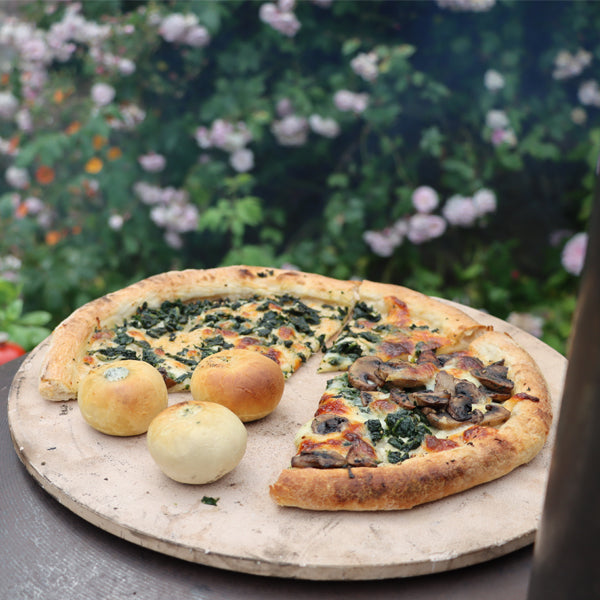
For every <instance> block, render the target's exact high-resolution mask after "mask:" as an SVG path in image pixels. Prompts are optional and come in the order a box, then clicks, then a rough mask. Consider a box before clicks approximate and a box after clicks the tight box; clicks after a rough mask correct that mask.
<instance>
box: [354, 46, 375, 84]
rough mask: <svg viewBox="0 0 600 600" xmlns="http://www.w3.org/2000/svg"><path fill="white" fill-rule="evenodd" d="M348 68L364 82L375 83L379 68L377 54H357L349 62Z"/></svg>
mask: <svg viewBox="0 0 600 600" xmlns="http://www.w3.org/2000/svg"><path fill="white" fill-rule="evenodd" d="M350 66H351V68H352V70H353V71H354V72H355V73H356V74H357V75H358V76H359V77H362V78H363V79H364V80H365V81H375V80H376V79H377V76H378V75H379V68H378V66H377V53H375V52H369V53H368V54H367V53H366V52H362V53H360V54H357V55H356V56H355V57H354V58H353V59H352V60H351V61H350Z"/></svg>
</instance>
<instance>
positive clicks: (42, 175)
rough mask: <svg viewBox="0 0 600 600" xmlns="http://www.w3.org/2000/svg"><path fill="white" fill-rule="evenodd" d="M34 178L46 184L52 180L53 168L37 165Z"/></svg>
mask: <svg viewBox="0 0 600 600" xmlns="http://www.w3.org/2000/svg"><path fill="white" fill-rule="evenodd" d="M35 180H36V181H37V182H38V183H39V184H41V185H48V184H49V183H52V182H53V181H54V169H53V168H52V167H48V166H46V165H42V166H41V167H38V169H37V171H36V172H35Z"/></svg>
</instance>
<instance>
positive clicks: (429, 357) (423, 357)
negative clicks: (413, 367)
mask: <svg viewBox="0 0 600 600" xmlns="http://www.w3.org/2000/svg"><path fill="white" fill-rule="evenodd" d="M424 362H430V363H433V364H434V365H436V366H438V367H441V366H442V362H441V361H440V359H439V358H438V357H437V354H436V353H435V350H434V349H432V348H428V349H427V350H423V351H422V352H420V353H419V356H417V363H424Z"/></svg>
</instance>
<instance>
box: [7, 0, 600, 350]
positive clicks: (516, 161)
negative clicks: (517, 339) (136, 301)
mask: <svg viewBox="0 0 600 600" xmlns="http://www.w3.org/2000/svg"><path fill="white" fill-rule="evenodd" d="M599 27H600V6H599V5H598V4H597V3H593V2H585V1H584V2H577V3H563V2H554V3H543V4H540V3H527V2H514V1H510V0H506V1H498V2H495V1H494V0H438V1H437V2H435V1H433V0H431V1H430V2H410V1H407V2H386V1H379V0H372V1H371V2H369V3H363V2H347V1H341V0H313V1H310V2H309V1H304V2H294V1H293V0H279V3H278V4H272V3H268V2H250V1H243V0H239V1H238V0H236V1H229V2H217V1H204V2H188V1H175V0H173V1H164V2H154V1H149V2H142V1H136V2H133V1H120V2H119V1H117V0H97V1H95V2H84V3H81V4H79V3H76V2H70V1H61V2H58V1H57V2H49V1H43V2H38V1H29V2H21V3H19V5H18V8H17V12H16V13H15V14H13V15H12V16H6V17H5V18H4V19H3V20H2V21H1V24H0V169H2V170H3V171H4V173H5V177H4V178H3V180H2V181H0V275H2V274H3V273H11V274H12V275H14V276H16V277H18V279H19V281H20V282H21V285H22V294H23V299H24V303H25V309H26V310H28V311H33V310H39V309H42V308H43V309H44V310H47V311H49V312H50V313H51V315H52V323H56V322H58V320H60V319H61V318H63V317H64V316H66V315H67V314H69V313H70V312H71V311H72V310H73V309H74V308H75V307H77V306H79V305H80V304H82V303H83V302H86V301H88V300H90V299H92V298H94V297H96V296H98V295H100V294H103V293H105V292H107V291H110V290H112V289H115V288H118V287H121V286H123V285H125V284H127V283H129V282H132V281H134V280H137V279H139V278H141V277H145V276H148V275H150V274H153V273H156V272H160V271H164V270H168V269H179V268H187V267H194V268H205V267H213V266H218V265H221V264H234V263H249V264H264V265H272V266H282V265H287V266H294V267H297V268H300V269H303V270H307V271H314V272H319V273H323V274H327V275H331V276H335V277H342V278H350V277H359V278H360V277H368V278H371V279H377V280H382V281H389V282H394V283H400V284H404V285H409V286H411V287H414V288H416V289H419V290H422V291H424V292H426V293H432V294H436V295H440V296H445V297H448V298H451V299H454V300H457V301H460V302H463V303H466V304H470V305H472V306H475V307H478V308H482V309H484V310H487V311H489V312H491V313H493V314H495V315H497V316H499V317H501V318H512V319H515V322H517V321H518V323H519V324H520V325H522V326H524V327H527V319H526V318H525V319H524V318H523V317H524V315H525V316H527V315H529V316H530V317H531V318H533V319H534V320H535V319H538V321H534V322H535V323H538V322H540V321H539V320H540V319H541V321H542V324H543V331H540V332H538V333H536V335H538V334H539V335H540V336H543V339H544V340H545V341H547V342H548V343H550V344H552V345H553V346H554V347H556V348H558V349H559V350H561V351H562V350H564V348H565V344H566V341H567V337H568V333H569V329H570V328H569V324H570V319H571V314H572V311H573V307H574V298H575V294H576V291H577V283H578V280H577V274H578V273H579V271H580V268H581V265H580V262H581V256H582V253H583V251H584V250H585V244H583V245H582V243H581V242H582V240H583V242H585V240H584V239H583V238H581V237H580V238H578V241H579V242H580V243H579V245H576V244H575V243H573V244H572V245H571V247H565V242H567V241H568V240H570V239H571V238H572V237H573V236H574V234H576V233H580V232H582V231H583V230H584V229H585V226H586V219H587V216H588V215H589V210H590V206H591V202H592V193H593V186H594V179H593V168H594V165H595V162H596V157H597V155H598V150H599V149H600V114H599V110H598V109H599V107H600V88H599V87H598V83H596V80H595V79H594V74H595V69H596V68H597V63H598V60H599V59H600V42H598V40H597V36H596V32H597V31H598V28H599ZM563 249H564V250H563ZM565 254H566V258H565ZM2 261H4V262H2ZM7 261H8V262H7ZM11 261H12V262H11ZM15 261H16V263H17V264H18V266H17V268H14V263H15ZM11 265H13V266H11ZM0 329H1V327H0Z"/></svg>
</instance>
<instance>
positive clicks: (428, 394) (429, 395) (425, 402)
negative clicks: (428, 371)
mask: <svg viewBox="0 0 600 600" xmlns="http://www.w3.org/2000/svg"><path fill="white" fill-rule="evenodd" d="M408 397H409V401H412V402H414V404H415V405H416V406H421V407H424V406H430V407H431V408H442V407H445V406H447V405H448V401H449V400H450V393H449V392H446V391H440V392H436V391H434V390H425V391H423V392H412V393H411V394H409V395H408Z"/></svg>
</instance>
